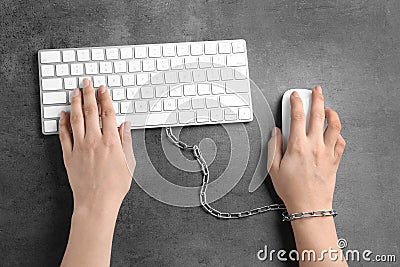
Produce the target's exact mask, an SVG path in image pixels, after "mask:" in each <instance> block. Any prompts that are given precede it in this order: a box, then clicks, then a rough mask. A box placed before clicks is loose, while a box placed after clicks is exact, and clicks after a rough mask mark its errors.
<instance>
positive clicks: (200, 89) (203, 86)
mask: <svg viewBox="0 0 400 267" xmlns="http://www.w3.org/2000/svg"><path fill="white" fill-rule="evenodd" d="M210 87H211V86H210V84H208V83H199V84H198V85H197V93H198V94H199V95H209V94H210Z"/></svg>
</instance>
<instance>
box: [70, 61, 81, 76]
mask: <svg viewBox="0 0 400 267" xmlns="http://www.w3.org/2000/svg"><path fill="white" fill-rule="evenodd" d="M71 75H83V64H81V63H76V64H71Z"/></svg>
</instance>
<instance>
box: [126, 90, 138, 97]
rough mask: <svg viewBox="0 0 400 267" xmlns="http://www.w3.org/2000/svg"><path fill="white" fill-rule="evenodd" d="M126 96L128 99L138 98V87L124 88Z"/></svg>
mask: <svg viewBox="0 0 400 267" xmlns="http://www.w3.org/2000/svg"><path fill="white" fill-rule="evenodd" d="M126 98H128V99H139V98H140V87H128V88H126Z"/></svg>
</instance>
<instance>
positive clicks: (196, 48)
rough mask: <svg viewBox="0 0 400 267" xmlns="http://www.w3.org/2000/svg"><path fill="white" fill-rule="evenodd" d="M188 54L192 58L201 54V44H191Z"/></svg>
mask: <svg viewBox="0 0 400 267" xmlns="http://www.w3.org/2000/svg"><path fill="white" fill-rule="evenodd" d="M190 53H191V54H192V56H199V55H202V54H203V44H202V43H193V44H191V45H190Z"/></svg>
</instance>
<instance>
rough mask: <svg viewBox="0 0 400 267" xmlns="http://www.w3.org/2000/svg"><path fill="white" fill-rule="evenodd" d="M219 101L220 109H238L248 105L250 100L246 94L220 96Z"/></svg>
mask: <svg viewBox="0 0 400 267" xmlns="http://www.w3.org/2000/svg"><path fill="white" fill-rule="evenodd" d="M219 101H220V103H221V107H240V106H248V105H250V98H249V96H248V95H247V94H241V95H239V94H235V95H221V96H220V97H219Z"/></svg>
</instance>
